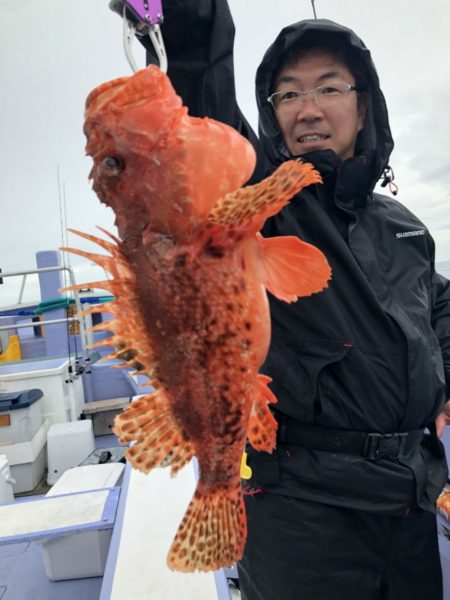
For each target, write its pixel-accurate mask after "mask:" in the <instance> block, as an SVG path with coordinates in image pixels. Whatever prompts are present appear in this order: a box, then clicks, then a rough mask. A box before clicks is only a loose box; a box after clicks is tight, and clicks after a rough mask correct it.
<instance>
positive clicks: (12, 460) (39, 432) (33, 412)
mask: <svg viewBox="0 0 450 600" xmlns="http://www.w3.org/2000/svg"><path fill="white" fill-rule="evenodd" d="M42 421H43V418H42V391H41V390H40V389H29V390H23V389H22V390H19V391H17V392H9V393H0V452H1V453H2V454H4V455H5V456H6V458H7V460H8V462H9V465H10V469H11V476H12V478H13V479H14V480H15V482H14V493H15V494H20V493H22V492H28V491H30V490H33V489H34V488H35V487H36V485H37V484H38V483H39V481H40V479H41V478H42V477H43V475H44V470H45V442H46V433H47V426H46V423H45V424H44V423H43V422H42Z"/></svg>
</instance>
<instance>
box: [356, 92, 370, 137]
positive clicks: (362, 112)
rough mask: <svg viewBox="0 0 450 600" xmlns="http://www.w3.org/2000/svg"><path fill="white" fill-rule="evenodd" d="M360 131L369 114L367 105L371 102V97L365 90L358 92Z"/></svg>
mask: <svg viewBox="0 0 450 600" xmlns="http://www.w3.org/2000/svg"><path fill="white" fill-rule="evenodd" d="M357 102H358V105H357V110H358V132H359V131H361V129H362V128H363V127H364V123H365V121H366V115H367V106H368V103H369V97H368V95H367V94H366V93H365V92H358V99H357Z"/></svg>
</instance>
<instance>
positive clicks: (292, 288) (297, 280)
mask: <svg viewBox="0 0 450 600" xmlns="http://www.w3.org/2000/svg"><path fill="white" fill-rule="evenodd" d="M258 240H259V244H260V261H261V264H260V273H261V280H262V283H263V284H264V286H265V287H266V288H267V289H268V290H269V292H270V293H271V294H273V295H274V296H276V297H277V298H278V299H279V300H284V301H285V302H295V301H296V300H297V299H298V297H300V296H311V294H314V293H315V292H320V291H322V290H323V289H324V288H326V287H327V286H328V281H329V279H330V278H331V268H330V265H329V264H328V261H327V259H326V258H325V256H324V255H323V254H322V252H321V251H320V250H319V249H318V248H316V247H315V246H312V245H311V244H307V243H306V242H302V241H301V240H299V239H298V238H296V237H294V236H284V237H274V238H263V236H262V235H260V234H258Z"/></svg>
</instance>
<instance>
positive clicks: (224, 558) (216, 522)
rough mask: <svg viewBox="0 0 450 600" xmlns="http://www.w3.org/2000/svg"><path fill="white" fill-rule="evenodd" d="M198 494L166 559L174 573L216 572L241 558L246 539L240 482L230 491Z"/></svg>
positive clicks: (217, 490)
mask: <svg viewBox="0 0 450 600" xmlns="http://www.w3.org/2000/svg"><path fill="white" fill-rule="evenodd" d="M199 488H200V489H201V487H200V485H199V487H198V488H197V490H196V491H195V494H194V497H193V498H192V500H191V503H190V504H189V506H188V508H187V511H186V514H185V516H184V518H183V520H182V522H181V524H180V526H179V528H178V531H177V533H176V535H175V538H174V540H173V542H172V546H171V547H170V550H169V553H168V555H167V564H168V566H169V568H170V569H172V570H173V571H182V572H186V573H187V572H194V571H216V570H217V569H220V568H223V567H230V566H231V565H232V564H233V563H235V562H236V561H237V560H239V559H240V558H241V557H242V553H243V551H244V545H245V540H246V537H247V524H246V518H245V507H244V501H243V498H242V491H241V485H240V481H238V482H237V484H236V485H235V486H234V487H233V489H231V490H226V491H224V490H223V488H219V489H216V490H206V491H205V490H201V491H199Z"/></svg>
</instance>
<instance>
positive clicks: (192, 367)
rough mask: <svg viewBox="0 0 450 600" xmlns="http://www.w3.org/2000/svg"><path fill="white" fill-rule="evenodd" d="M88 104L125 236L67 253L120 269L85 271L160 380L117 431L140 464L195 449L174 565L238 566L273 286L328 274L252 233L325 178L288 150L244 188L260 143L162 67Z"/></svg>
mask: <svg viewBox="0 0 450 600" xmlns="http://www.w3.org/2000/svg"><path fill="white" fill-rule="evenodd" d="M85 116H86V122H85V127H84V131H85V134H86V137H87V146H86V150H87V153H88V154H89V155H90V156H92V158H93V161H94V166H93V169H92V172H91V174H90V177H91V178H92V180H93V189H94V190H95V192H96V193H97V195H98V197H99V198H100V200H101V201H102V202H104V203H105V204H107V205H108V206H110V207H111V208H112V209H113V210H114V212H115V216H116V225H117V228H118V232H119V238H115V237H114V236H111V235H110V234H109V236H110V239H109V240H105V239H99V238H96V237H93V236H90V235H87V234H80V233H79V232H76V233H79V235H82V237H85V238H87V239H89V240H92V241H94V242H96V243H98V244H99V245H100V246H101V247H103V248H104V249H105V250H106V251H107V252H108V254H107V255H98V254H91V253H86V252H82V251H76V250H72V251H74V252H78V253H79V254H81V255H82V256H85V257H87V258H89V260H94V261H96V262H97V263H98V264H100V265H101V266H102V267H103V268H104V269H106V270H107V271H109V272H110V273H111V274H112V276H113V278H112V279H111V280H107V281H104V282H95V283H93V284H90V285H94V286H95V285H96V286H97V287H102V288H104V289H107V290H109V291H111V292H112V293H113V294H114V295H115V301H114V302H112V303H110V304H109V305H108V306H105V307H104V309H103V310H105V311H106V312H110V313H112V314H113V316H114V317H115V319H114V320H112V321H106V322H104V323H101V324H100V325H99V326H96V327H97V328H102V329H104V330H107V331H110V332H111V333H112V335H113V337H112V338H109V339H108V340H106V341H104V342H103V343H105V344H111V343H112V344H113V345H114V346H115V347H116V348H117V352H115V354H114V356H118V357H121V358H123V359H124V360H125V362H126V365H128V366H133V367H134V368H137V369H138V370H139V371H140V372H141V373H144V374H146V375H148V377H150V378H151V381H152V385H153V386H154V388H155V391H154V392H153V393H151V394H148V395H145V396H143V397H140V398H138V399H136V400H135V401H134V402H132V403H131V404H130V405H128V406H127V408H126V409H125V410H124V412H123V413H122V414H120V415H119V416H118V417H116V420H115V426H114V432H115V433H116V435H117V436H118V437H119V440H120V442H121V443H130V442H134V443H133V444H132V445H131V446H130V448H129V449H128V450H127V453H126V456H127V458H128V460H129V462H130V463H131V465H132V466H133V467H134V468H136V469H139V470H140V471H142V472H144V473H148V472H149V471H150V470H151V469H153V468H154V467H158V466H170V468H171V472H172V474H175V473H176V472H177V471H179V470H180V469H181V468H182V467H183V466H184V465H186V464H187V463H188V462H189V461H190V460H191V459H192V457H193V456H196V457H197V459H198V464H199V470H200V476H199V481H198V485H197V488H196V490H195V493H194V496H193V498H192V500H191V503H190V505H189V507H188V509H187V512H186V514H185V516H184V518H183V520H182V522H181V524H180V526H179V529H178V532H177V533H176V536H175V539H174V541H173V543H172V546H171V548H170V551H169V554H168V559H167V561H168V565H169V567H170V568H172V569H174V570H178V571H196V570H199V571H212V570H216V569H218V568H220V567H224V566H230V565H231V564H233V563H234V562H235V561H236V560H238V559H239V558H240V557H241V556H242V552H243V548H244V545H245V539H246V518H245V509H244V503H243V497H242V491H241V482H240V464H241V456H242V453H243V450H244V446H245V443H246V440H247V438H248V440H249V441H250V443H251V444H252V446H253V447H254V448H256V449H257V450H261V451H266V452H271V451H272V450H273V448H274V446H275V442H276V428H277V424H276V421H275V419H274V417H273V416H272V413H271V411H270V409H269V404H272V403H275V402H276V398H275V397H274V395H273V394H272V392H271V391H270V389H269V387H268V383H269V382H270V379H269V378H268V377H266V376H264V375H261V374H258V369H259V367H260V365H261V364H262V362H263V360H264V358H265V356H266V353H267V350H268V346H269V341H270V315H269V308H268V302H267V296H266V290H268V291H270V292H271V293H272V294H273V295H274V296H276V297H277V298H279V299H281V300H285V301H286V302H295V301H296V300H297V298H298V297H299V296H309V295H311V294H313V293H314V292H318V291H320V290H322V289H323V288H325V287H326V286H327V281H328V280H329V278H330V275H331V271H330V267H329V265H328V263H327V261H326V259H325V258H324V256H323V255H322V253H321V252H320V251H319V250H318V249H317V248H315V247H313V246H311V245H309V244H306V243H304V242H302V241H300V240H299V239H297V238H295V237H276V238H268V239H264V238H263V237H262V236H261V235H260V234H259V233H258V231H259V230H260V228H261V227H262V225H263V223H264V221H265V219H266V218H267V217H269V216H271V215H274V214H276V213H277V212H278V211H280V210H281V208H282V207H283V206H284V205H286V204H287V203H288V202H289V200H290V199H291V198H292V197H293V196H294V195H295V194H296V193H297V192H299V191H300V190H301V189H302V188H303V187H304V186H307V185H310V184H313V183H318V182H320V175H319V174H318V173H317V172H316V171H315V170H314V169H313V168H312V166H311V165H309V164H303V163H301V162H299V161H295V160H292V161H288V162H286V163H284V164H283V165H281V166H280V167H279V168H278V170H277V171H275V173H274V174H273V175H272V176H271V177H269V178H267V179H265V180H264V181H262V182H261V183H259V184H257V185H254V186H249V187H244V188H242V187H241V186H242V185H243V184H244V183H245V182H246V181H247V179H248V178H249V177H250V175H251V174H252V172H253V169H254V166H255V153H254V150H253V148H252V146H251V145H250V144H249V142H247V141H246V140H245V139H244V138H243V137H242V136H241V135H239V134H238V133H237V132H236V131H235V130H234V129H232V128H231V127H228V126H226V125H224V124H222V123H218V122H216V121H213V120H211V119H208V118H204V119H199V118H194V117H190V116H189V115H188V113H187V109H186V108H185V107H183V106H182V103H181V99H180V98H179V97H178V96H177V95H176V93H175V91H174V89H173V88H172V85H171V83H170V81H169V79H168V78H167V76H166V75H164V74H163V73H162V72H161V71H160V70H159V69H158V68H157V67H155V66H150V67H148V68H146V69H143V70H142V71H139V72H138V73H136V74H134V75H133V76H131V77H123V78H120V79H115V80H113V81H110V82H107V83H105V84H103V85H100V86H99V87H97V88H96V89H94V90H93V91H92V92H91V94H90V95H89V97H88V99H87V102H86V115H85ZM105 233H107V232H105ZM85 285H86V284H83V286H85ZM78 287H81V286H78ZM95 310H98V308H96V309H95ZM111 340H112V341H111Z"/></svg>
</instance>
